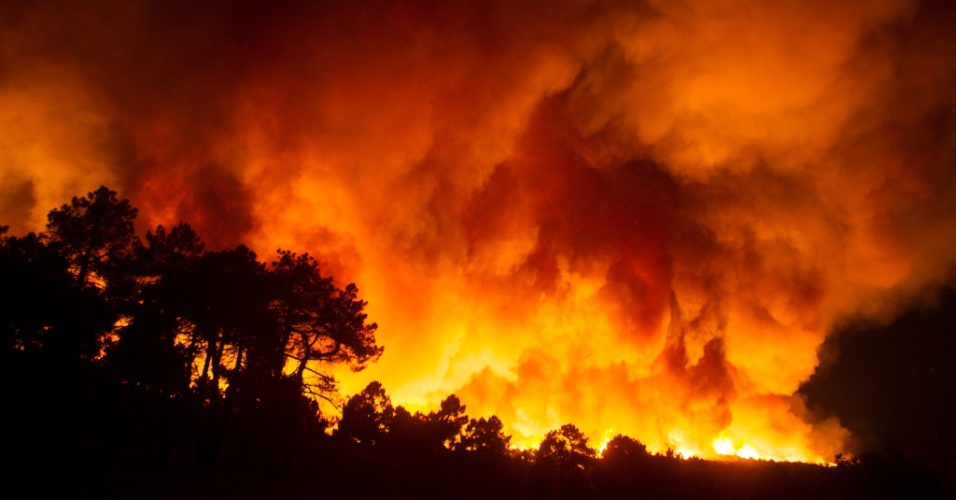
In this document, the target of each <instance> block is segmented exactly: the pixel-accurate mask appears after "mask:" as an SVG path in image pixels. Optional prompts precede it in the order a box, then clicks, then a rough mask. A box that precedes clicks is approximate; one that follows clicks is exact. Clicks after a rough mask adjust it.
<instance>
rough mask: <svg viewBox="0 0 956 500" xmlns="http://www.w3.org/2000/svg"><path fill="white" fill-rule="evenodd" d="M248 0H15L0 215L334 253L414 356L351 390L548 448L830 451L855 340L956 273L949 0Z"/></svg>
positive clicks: (5, 77)
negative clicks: (570, 442) (89, 204)
mask: <svg viewBox="0 0 956 500" xmlns="http://www.w3.org/2000/svg"><path fill="white" fill-rule="evenodd" d="M248 3H249V5H245V4H243V3H242V2H223V3H222V5H215V4H214V3H212V2H202V3H200V4H196V3H195V2H176V1H173V2H169V1H163V2H159V1H157V2H148V1H129V2H108V1H103V2H97V1H91V2H81V3H79V4H76V3H70V4H69V5H55V3H47V2H41V3H32V2H16V1H15V2H6V3H5V4H4V5H3V6H0V132H2V133H0V194H2V197H0V217H2V220H0V222H2V223H4V224H10V225H11V226H12V229H11V230H12V232H13V233H22V232H25V231H29V230H39V229H42V227H43V224H44V216H45V214H46V212H47V211H48V210H49V209H50V208H52V207H54V206H56V205H58V204H60V203H63V202H65V201H67V200H68V199H69V198H70V197H71V196H73V195H77V194H82V193H85V192H87V191H89V190H91V189H93V188H95V187H96V186H98V185H100V184H107V185H109V186H111V187H114V188H116V189H118V190H119V191H120V194H121V195H122V196H125V197H129V198H130V200H131V201H132V202H133V204H134V205H136V206H137V207H139V208H140V209H141V214H142V216H141V219H142V221H141V225H140V229H141V230H145V229H146V228H148V227H151V226H153V225H155V224H160V223H162V224H167V225H168V224H171V223H175V222H177V221H179V220H180V219H182V220H185V221H187V222H189V223H190V224H191V225H193V226H194V227H195V228H196V229H197V230H198V231H199V232H200V234H202V235H203V237H204V239H205V240H206V241H207V242H208V243H209V244H210V245H211V246H212V247H227V246H231V245H234V244H237V243H239V242H241V241H245V242H248V243H250V244H251V245H252V246H253V247H254V248H256V249H257V250H258V251H259V252H260V253H261V254H262V255H266V256H267V255H269V254H271V252H272V251H274V250H275V248H277V247H282V248H292V249H295V250H299V251H309V252H311V253H314V254H317V255H319V256H320V257H321V259H322V262H323V264H324V266H325V269H326V271H327V272H328V273H331V274H333V275H334V276H335V277H336V278H337V279H339V280H342V281H356V282H357V283H358V285H359V287H360V290H361V293H362V295H363V297H364V298H365V299H367V300H368V301H369V307H368V310H369V313H370V316H371V318H372V319H373V320H374V321H377V322H378V323H379V324H380V330H379V333H378V335H379V340H380V342H381V343H382V344H383V345H384V346H385V347H386V351H385V355H384V356H383V357H382V358H381V361H380V362H379V363H378V364H377V365H376V366H374V367H371V368H369V369H368V370H367V371H365V372H362V373H361V374H358V375H352V374H342V377H343V390H344V391H345V392H356V391H358V390H359V389H361V387H363V386H364V384H365V383H367V382H368V381H369V380H372V379H378V380H381V381H382V382H383V384H384V385H385V387H386V388H388V389H389V391H390V393H391V394H392V397H393V400H395V401H396V402H399V403H404V404H407V405H416V404H432V403H434V402H436V401H437V400H439V399H441V398H442V397H444V396H445V395H447V394H448V393H449V392H456V393H457V394H458V395H459V396H460V397H461V399H462V401H463V402H464V403H465V404H466V405H468V408H469V413H471V414H473V415H475V416H477V415H480V414H491V413H495V414H497V415H498V416H499V417H501V419H502V420H503V421H504V422H505V423H506V425H509V426H510V429H508V430H509V431H510V432H511V433H514V435H515V438H514V439H513V442H515V443H517V444H523V445H530V444H533V443H535V442H536V441H537V440H538V439H540V437H541V436H542V435H543V434H544V432H545V431H547V430H549V429H551V428H554V427H555V426H557V425H559V424H561V423H566V422H574V423H575V424H577V425H578V426H580V427H581V428H582V429H584V430H585V431H586V432H587V433H588V434H589V435H590V436H591V437H592V439H593V440H594V441H596V442H600V440H601V439H602V438H604V437H605V436H609V435H610V433H612V432H613V433H614V434H616V433H626V434H629V435H631V436H634V437H636V438H638V439H640V440H642V441H644V442H645V443H647V444H648V446H649V448H650V449H652V450H664V449H666V448H668V447H671V448H675V449H677V450H678V451H681V452H684V453H689V454H698V455H703V456H713V455H714V454H715V453H717V452H720V453H738V454H740V455H744V456H760V457H775V458H787V459H799V460H817V459H819V458H824V459H829V458H832V456H833V454H834V453H837V452H839V451H841V450H843V447H844V445H845V440H846V439H847V438H848V433H847V431H846V430H845V429H843V427H841V426H840V424H839V422H838V421H836V419H834V418H832V417H827V416H826V415H821V414H817V413H815V412H814V411H811V410H810V409H808V408H807V406H806V404H805V402H804V401H803V400H802V398H801V397H799V396H798V395H795V391H796V390H797V388H798V386H799V384H800V383H801V382H802V381H804V380H806V379H807V378H808V377H809V376H810V375H811V374H812V373H813V372H814V369H815V368H816V366H817V364H818V358H817V349H818V347H819V346H820V345H821V344H822V342H823V340H824V338H825V336H826V335H827V334H828V333H829V332H831V331H832V330H833V328H834V326H835V325H838V324H839V323H840V322H841V321H844V320H846V319H848V318H852V317H856V316H859V315H862V316H866V317H871V318H876V319H879V320H886V319H889V318H891V317H892V316H893V315H894V314H895V313H896V312H898V311H899V310H900V308H902V307H906V306H909V305H911V304H912V303H913V301H918V300H921V299H922V298H924V297H926V296H928V295H931V294H932V293H933V291H934V290H935V289H937V288H938V287H939V286H940V285H943V284H946V283H950V282H952V278H953V269H954V260H956V254H954V253H953V252H952V251H951V249H952V248H953V247H954V244H956V232H954V231H953V230H952V228H953V227H956V116H954V109H956V59H954V58H953V57H952V49H953V47H956V31H954V30H953V29H952V26H953V25H954V24H956V19H954V15H953V10H954V9H953V8H952V7H950V6H948V5H946V3H947V2H944V1H938V2H934V1H927V2H917V1H906V0H890V1H883V2H868V1H863V0H858V1H846V2H831V1H809V2H808V1H797V0H792V1H790V0H788V1H784V2H770V3H768V2H761V1H758V0H739V1H729V0H728V1H718V2H714V1H709V0H708V1H696V0H689V1H679V2H673V1H655V0H648V1H645V2H628V1H597V0H595V1H580V0H576V1H575V0H570V1H566V2H554V1H546V2H545V1H542V2H508V1H501V2H495V1H475V2H437V1H436V2H430V1H404V2H308V3H302V2H269V3H262V4H254V3H253V2H248ZM303 4H305V5H303Z"/></svg>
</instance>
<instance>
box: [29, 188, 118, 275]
mask: <svg viewBox="0 0 956 500" xmlns="http://www.w3.org/2000/svg"><path fill="white" fill-rule="evenodd" d="M136 213H137V210H136V209H135V208H133V207H132V206H130V204H129V201H127V200H118V199H117V198H116V192H115V191H112V190H110V189H108V188H106V187H105V186H100V188H99V189H97V190H96V191H93V192H90V193H89V194H87V195H86V196H84V197H82V198H77V197H74V198H73V200H72V201H71V202H70V204H69V205H62V206H61V207H60V208H58V209H55V210H52V211H51V212H50V213H49V215H48V216H47V221H48V223H47V226H46V228H47V233H46V237H47V239H48V241H49V242H50V243H52V244H54V245H55V246H56V248H58V249H59V251H60V253H61V254H62V255H63V256H64V257H66V259H67V260H68V261H69V262H70V265H71V270H72V271H73V273H74V274H75V276H76V283H77V284H78V286H85V285H98V286H101V285H102V284H101V283H99V280H108V279H109V278H110V277H111V275H112V274H113V273H114V272H115V271H116V267H117V266H118V265H119V264H120V263H121V261H122V260H123V259H125V258H126V257H128V256H129V255H130V253H131V252H132V250H133V246H134V242H135V241H136V234H135V232H134V231H133V220H134V219H136Z"/></svg>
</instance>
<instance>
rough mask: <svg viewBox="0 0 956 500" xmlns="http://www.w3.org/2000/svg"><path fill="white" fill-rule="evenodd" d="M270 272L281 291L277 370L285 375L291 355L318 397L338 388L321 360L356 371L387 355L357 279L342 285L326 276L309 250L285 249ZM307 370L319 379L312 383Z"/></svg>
mask: <svg viewBox="0 0 956 500" xmlns="http://www.w3.org/2000/svg"><path fill="white" fill-rule="evenodd" d="M278 253H279V258H278V259H277V260H276V261H275V262H273V263H272V271H271V273H270V276H271V279H272V283H273V286H274V289H275V298H274V300H273V301H272V305H271V308H272V310H273V312H274V313H275V315H276V318H277V321H278V324H279V329H280V331H279V342H278V344H277V346H276V347H277V350H276V351H275V353H274V354H273V358H272V359H273V361H272V372H273V376H274V377H275V378H278V377H281V376H282V375H283V373H284V368H285V366H286V359H290V360H292V361H293V362H294V365H295V370H294V371H293V376H294V377H295V378H296V380H298V381H299V383H300V384H303V386H304V387H305V388H306V389H308V390H310V392H313V393H314V394H316V395H323V394H324V393H326V392H328V391H329V390H332V389H334V379H332V378H331V377H329V376H327V375H325V374H324V373H323V372H322V371H320V370H318V369H317V368H316V367H315V365H316V364H319V363H347V364H348V365H349V366H350V367H351V368H352V370H353V371H359V370H362V369H364V368H365V366H366V365H367V363H369V362H371V361H375V360H377V359H378V357H379V356H381V354H382V350H383V349H382V347H380V346H378V345H377V344H376V343H375V330H376V329H377V328H378V326H377V325H376V324H375V323H366V322H365V320H366V319H367V315H366V314H365V313H364V312H363V309H364V308H365V305H366V302H365V301H362V300H359V299H358V287H356V286H355V284H354V283H352V284H349V285H347V286H346V287H345V289H344V290H343V289H339V288H337V287H336V286H335V285H334V284H333V282H332V279H331V278H328V277H323V276H322V274H321V273H320V271H319V265H318V262H316V260H315V259H314V258H313V257H312V256H310V255H309V254H302V255H299V254H296V253H294V252H290V251H287V250H279V252H278ZM306 372H309V373H310V374H312V375H313V377H312V380H313V381H314V382H308V383H307V382H306Z"/></svg>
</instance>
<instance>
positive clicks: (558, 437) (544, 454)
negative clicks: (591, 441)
mask: <svg viewBox="0 0 956 500" xmlns="http://www.w3.org/2000/svg"><path fill="white" fill-rule="evenodd" d="M595 455H596V452H595V450H594V448H591V447H590V446H588V438H587V436H585V435H584V433H582V432H581V430H580V429H578V428H577V427H575V426H574V425H573V424H564V425H562V426H561V428H560V429H558V430H554V431H550V432H548V433H547V434H545V436H544V440H543V441H541V446H540V447H538V453H537V458H538V459H551V460H557V461H580V460H581V459H584V458H594V456H595Z"/></svg>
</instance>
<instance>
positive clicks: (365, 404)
mask: <svg viewBox="0 0 956 500" xmlns="http://www.w3.org/2000/svg"><path fill="white" fill-rule="evenodd" d="M393 414H394V409H393V408H392V401H391V399H390V398H389V397H388V395H387V394H385V389H384V388H383V387H382V384H381V383H379V382H370V383H369V384H368V385H367V386H366V387H365V389H363V390H362V392H360V393H358V394H356V395H354V396H352V397H351V398H349V400H348V401H347V402H346V403H345V406H344V407H342V419H341V420H339V428H338V430H337V431H336V435H338V436H341V437H344V438H346V439H351V440H353V441H357V442H359V443H366V444H372V445H375V444H380V443H381V442H382V441H383V439H384V437H385V435H386V433H387V432H388V430H389V428H390V426H391V421H392V416H393Z"/></svg>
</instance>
